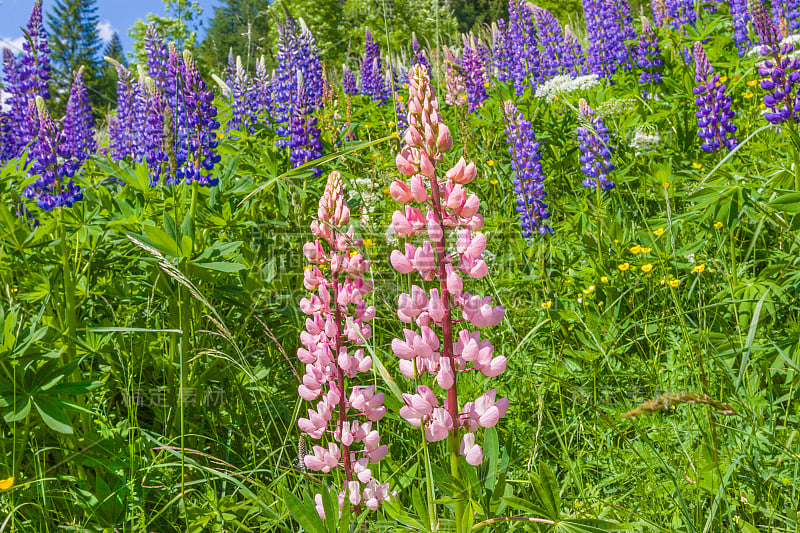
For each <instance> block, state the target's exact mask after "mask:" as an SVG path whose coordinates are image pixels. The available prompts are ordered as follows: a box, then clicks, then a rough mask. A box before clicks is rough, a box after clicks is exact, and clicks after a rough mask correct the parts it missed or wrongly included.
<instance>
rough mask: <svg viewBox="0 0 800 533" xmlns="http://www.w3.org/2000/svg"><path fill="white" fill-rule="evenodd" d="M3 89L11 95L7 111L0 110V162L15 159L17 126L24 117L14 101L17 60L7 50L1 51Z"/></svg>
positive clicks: (16, 81)
mask: <svg viewBox="0 0 800 533" xmlns="http://www.w3.org/2000/svg"><path fill="white" fill-rule="evenodd" d="M3 72H4V73H5V76H4V79H3V87H4V88H5V90H6V91H7V92H8V93H9V94H11V98H9V102H8V107H9V109H8V111H2V110H0V117H2V118H1V119H0V162H2V161H8V160H9V159H12V158H14V157H17V155H18V151H19V128H18V126H17V125H18V124H19V122H20V121H21V120H22V118H23V117H24V112H23V111H24V110H23V109H22V108H21V106H20V103H19V102H15V101H14V94H16V93H17V92H18V91H19V75H18V73H17V59H16V58H15V57H14V54H13V53H12V52H11V50H9V49H8V48H4V49H3Z"/></svg>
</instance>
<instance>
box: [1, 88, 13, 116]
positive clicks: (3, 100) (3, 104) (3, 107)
mask: <svg viewBox="0 0 800 533" xmlns="http://www.w3.org/2000/svg"><path fill="white" fill-rule="evenodd" d="M9 98H11V93H7V92H5V91H0V110H2V111H9V110H10V109H11V106H10V105H8V104H6V100H8V99H9Z"/></svg>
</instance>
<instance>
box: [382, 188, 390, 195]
mask: <svg viewBox="0 0 800 533" xmlns="http://www.w3.org/2000/svg"><path fill="white" fill-rule="evenodd" d="M390 192H391V191H390V190H389V189H383V194H389V193H390Z"/></svg>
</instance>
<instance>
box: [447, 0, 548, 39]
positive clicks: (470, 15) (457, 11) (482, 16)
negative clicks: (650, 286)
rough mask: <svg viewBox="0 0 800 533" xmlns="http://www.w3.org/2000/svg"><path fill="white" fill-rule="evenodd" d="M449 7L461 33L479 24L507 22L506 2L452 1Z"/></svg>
mask: <svg viewBox="0 0 800 533" xmlns="http://www.w3.org/2000/svg"><path fill="white" fill-rule="evenodd" d="M539 3H541V2H537V4H539ZM450 6H451V7H452V8H453V14H454V15H455V17H456V19H457V20H458V31H460V32H461V33H467V32H469V31H472V30H474V29H477V28H475V26H480V25H481V24H491V23H492V22H495V21H496V20H497V19H499V18H503V19H506V20H508V0H453V1H452V2H451V3H450Z"/></svg>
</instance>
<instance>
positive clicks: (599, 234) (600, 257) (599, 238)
mask: <svg viewBox="0 0 800 533" xmlns="http://www.w3.org/2000/svg"><path fill="white" fill-rule="evenodd" d="M594 190H595V200H596V202H597V205H596V209H597V261H598V263H599V265H600V268H603V227H602V225H601V224H600V221H601V217H600V212H601V210H602V208H603V197H602V196H601V193H600V179H597V183H595V187H594Z"/></svg>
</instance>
